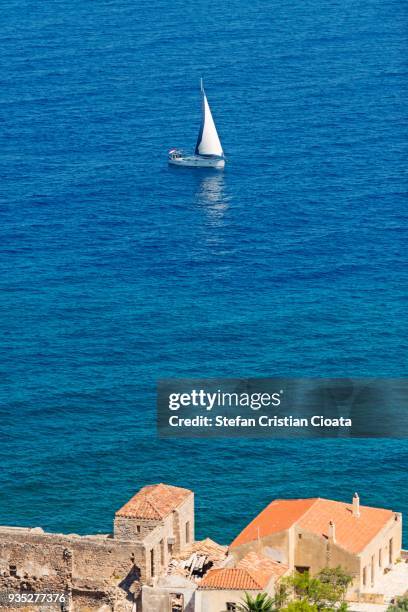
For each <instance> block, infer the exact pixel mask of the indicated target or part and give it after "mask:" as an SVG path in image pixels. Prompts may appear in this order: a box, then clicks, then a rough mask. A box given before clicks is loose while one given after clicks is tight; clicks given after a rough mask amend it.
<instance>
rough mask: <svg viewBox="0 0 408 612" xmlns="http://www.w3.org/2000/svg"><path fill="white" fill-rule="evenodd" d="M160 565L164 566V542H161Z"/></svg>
mask: <svg viewBox="0 0 408 612" xmlns="http://www.w3.org/2000/svg"><path fill="white" fill-rule="evenodd" d="M160 563H161V564H162V566H164V540H160Z"/></svg>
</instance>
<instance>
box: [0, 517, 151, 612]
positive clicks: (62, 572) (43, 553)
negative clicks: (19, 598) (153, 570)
mask: <svg viewBox="0 0 408 612" xmlns="http://www.w3.org/2000/svg"><path fill="white" fill-rule="evenodd" d="M145 574H146V552H145V548H144V546H143V544H142V543H140V542H123V541H119V540H114V539H112V538H111V537H109V536H77V535H71V536H66V535H61V534H49V533H45V532H43V531H42V530H41V529H19V528H12V527H0V587H1V588H2V589H3V590H4V589H11V590H14V591H19V590H21V589H24V590H26V589H27V590H34V591H37V592H38V591H42V590H49V591H68V592H69V593H70V594H71V596H72V598H73V602H74V607H73V609H74V610H75V612H77V610H78V611H79V610H81V609H84V610H99V609H100V608H101V606H108V609H111V610H127V609H129V610H131V606H132V602H133V599H134V597H136V598H137V596H138V593H139V591H140V588H141V582H142V581H143V580H144V578H145ZM109 606H110V608H109Z"/></svg>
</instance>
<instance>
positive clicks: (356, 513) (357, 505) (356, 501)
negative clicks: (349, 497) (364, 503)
mask: <svg viewBox="0 0 408 612" xmlns="http://www.w3.org/2000/svg"><path fill="white" fill-rule="evenodd" d="M353 516H355V517H357V518H358V517H359V516H360V498H359V496H358V493H354V497H353Z"/></svg>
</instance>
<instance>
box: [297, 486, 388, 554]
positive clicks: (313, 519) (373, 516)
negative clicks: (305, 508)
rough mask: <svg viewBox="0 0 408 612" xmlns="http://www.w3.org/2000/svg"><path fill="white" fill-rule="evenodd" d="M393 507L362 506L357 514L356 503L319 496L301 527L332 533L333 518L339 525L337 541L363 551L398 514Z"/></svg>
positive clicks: (343, 545)
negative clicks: (390, 508) (355, 514)
mask: <svg viewBox="0 0 408 612" xmlns="http://www.w3.org/2000/svg"><path fill="white" fill-rule="evenodd" d="M394 514H395V513H394V512H392V510H385V509H384V508H371V507H370V506H360V516H359V517H356V516H353V506H352V504H345V503H343V502H338V501H331V500H330V499H320V498H319V499H317V500H316V501H315V503H314V504H313V506H312V508H311V510H310V511H309V512H306V514H304V515H303V516H302V518H301V519H300V521H298V523H297V524H298V527H300V528H301V529H304V530H305V531H310V532H312V533H316V534H317V535H323V536H325V537H327V536H328V527H329V522H330V521H333V523H334V524H335V527H336V544H338V545H339V546H341V547H342V548H344V549H346V550H348V551H349V552H352V553H359V552H361V551H362V550H364V548H365V547H366V546H367V544H369V542H371V540H372V539H373V538H374V537H375V536H376V535H377V533H378V532H379V531H380V530H381V529H382V528H383V527H384V525H385V524H386V523H387V522H388V521H389V520H390V518H392V517H393V516H394Z"/></svg>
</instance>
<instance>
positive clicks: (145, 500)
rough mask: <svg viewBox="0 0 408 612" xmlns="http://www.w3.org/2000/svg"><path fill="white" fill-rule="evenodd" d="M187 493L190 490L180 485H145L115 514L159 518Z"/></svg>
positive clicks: (188, 493) (186, 495)
mask: <svg viewBox="0 0 408 612" xmlns="http://www.w3.org/2000/svg"><path fill="white" fill-rule="evenodd" d="M189 495H191V491H189V490H188V489H182V488H180V487H172V486H171V485H166V484H163V483H160V484H156V485H147V486H146V487H143V489H140V491H139V492H138V493H136V495H134V496H133V497H132V499H130V500H129V501H128V502H127V503H126V504H125V505H124V506H122V508H120V510H118V511H117V512H116V516H125V517H128V518H139V519H153V520H160V519H163V518H165V517H166V516H167V515H168V514H170V512H172V511H173V510H175V509H176V508H177V507H178V506H179V505H180V504H181V503H183V501H184V500H185V499H186V498H187V497H188V496H189Z"/></svg>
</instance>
